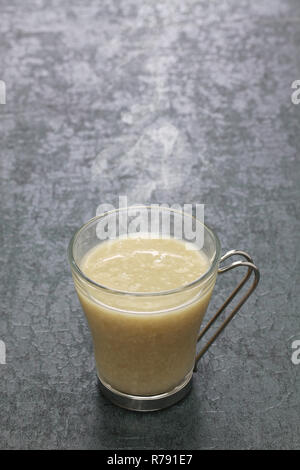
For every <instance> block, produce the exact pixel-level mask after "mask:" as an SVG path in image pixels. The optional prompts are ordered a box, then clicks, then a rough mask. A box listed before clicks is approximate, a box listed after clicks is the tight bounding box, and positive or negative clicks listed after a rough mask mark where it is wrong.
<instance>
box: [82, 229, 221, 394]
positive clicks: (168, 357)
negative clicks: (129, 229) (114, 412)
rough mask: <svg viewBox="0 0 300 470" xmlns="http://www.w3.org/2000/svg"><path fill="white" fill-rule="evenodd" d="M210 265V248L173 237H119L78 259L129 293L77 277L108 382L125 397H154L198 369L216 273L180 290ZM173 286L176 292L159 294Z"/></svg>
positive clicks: (99, 278)
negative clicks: (200, 342) (201, 334)
mask: <svg viewBox="0 0 300 470" xmlns="http://www.w3.org/2000/svg"><path fill="white" fill-rule="evenodd" d="M209 264H210V262H209V259H208V258H207V257H206V255H205V254H204V253H202V252H199V251H198V250H195V249H192V250H191V249H187V244H186V242H184V241H181V240H177V239H174V238H162V239H155V238H147V237H143V236H139V237H129V238H119V239H116V240H110V241H105V242H102V243H100V244H98V245H96V246H95V247H94V248H92V249H91V250H90V251H88V252H87V253H86V254H85V256H84V257H83V258H82V260H81V263H80V269H81V271H82V272H83V273H84V274H85V276H87V277H88V278H89V279H91V280H92V281H94V282H96V283H97V284H101V285H102V286H105V287H106V288H110V289H117V290H119V291H127V292H128V293H131V294H127V295H126V294H124V293H120V294H116V293H112V292H109V291H108V290H107V289H99V288H98V287H92V285H91V284H89V285H87V283H86V285H84V286H83V285H82V284H80V282H79V281H78V280H75V285H76V289H77V292H78V296H79V299H80V302H81V304H82V307H83V309H84V311H85V313H86V316H87V319H88V323H89V326H90V329H91V332H92V336H93V341H94V349H95V357H96V363H97V370H98V375H99V378H100V379H101V381H102V382H103V383H104V384H107V385H110V386H111V387H112V388H114V389H115V390H117V391H120V392H123V393H126V394H132V395H156V394H160V393H164V392H167V391H169V390H172V389H173V388H174V387H176V386H177V385H179V384H181V383H182V382H183V381H184V378H185V377H186V378H188V377H189V376H190V375H191V374H192V370H193V366H194V359H195V350H196V340H197V336H198V332H199V328H200V324H201V321H202V318H203V316H204V313H205V311H206V308H207V305H208V302H209V300H210V296H211V293H212V289H213V286H214V282H215V275H213V276H212V277H211V278H210V279H208V281H206V282H205V285H203V284H202V285H201V283H200V284H199V283H196V285H195V286H193V287H190V288H186V289H181V288H182V286H185V285H188V284H190V283H192V282H193V281H195V280H196V279H198V278H199V277H200V276H201V275H202V274H204V273H205V272H206V271H207V270H208V268H209ZM172 289H178V292H174V293H172V294H163V295H160V294H159V293H160V292H162V291H169V290H172ZM133 292H135V293H140V294H142V295H133V294H132V293H133ZM146 293H152V294H151V295H146Z"/></svg>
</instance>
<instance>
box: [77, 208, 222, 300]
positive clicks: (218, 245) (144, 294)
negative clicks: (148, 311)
mask: <svg viewBox="0 0 300 470" xmlns="http://www.w3.org/2000/svg"><path fill="white" fill-rule="evenodd" d="M139 208H140V209H151V208H152V209H153V208H154V209H158V210H159V209H162V210H167V211H169V212H175V213H178V214H182V215H183V216H188V217H192V218H193V219H195V220H196V221H197V222H198V223H200V224H201V225H202V226H203V227H204V229H205V230H207V232H208V233H209V234H210V235H211V237H212V239H213V240H214V243H215V253H214V256H213V260H212V261H211V262H210V265H209V268H208V269H207V271H205V273H203V274H201V276H199V277H198V278H196V279H194V280H193V281H192V282H189V283H188V284H183V285H182V286H179V287H176V288H175V289H170V290H163V291H158V292H150V291H149V292H133V291H125V290H119V289H113V288H111V287H108V286H105V285H104V284H99V283H98V282H96V281H94V280H93V279H91V278H89V277H88V276H86V274H84V272H83V271H82V270H81V269H80V267H79V266H78V264H77V263H76V261H75V259H74V256H73V247H74V243H75V241H76V239H77V237H78V236H79V234H80V233H81V232H82V231H83V230H84V229H86V228H87V227H88V226H89V225H90V224H92V223H94V222H95V221H96V220H100V219H102V218H104V217H107V216H108V215H111V214H114V213H118V212H121V211H128V210H131V209H139ZM149 233H151V232H149ZM199 251H200V250H199ZM220 254H221V243H220V240H219V237H218V236H217V234H216V233H215V231H214V230H213V229H211V228H210V227H209V226H208V225H207V224H204V223H202V222H201V221H200V220H199V219H197V218H196V217H195V216H193V215H192V214H188V213H186V212H184V211H180V210H178V209H172V208H168V207H163V206H162V207H160V206H157V207H153V206H151V205H135V206H128V207H122V208H119V209H113V210H110V211H106V212H103V213H102V214H100V215H96V216H95V217H92V218H91V219H89V220H88V221H87V222H86V223H84V224H83V225H81V226H80V227H79V228H78V229H77V230H76V232H75V233H74V235H73V236H72V237H71V240H70V242H69V245H68V260H69V263H70V266H71V270H73V269H74V270H75V272H76V274H77V275H78V276H79V277H80V278H83V279H84V280H85V281H86V282H87V283H88V284H90V285H92V287H97V288H100V289H102V290H103V291H105V292H107V293H110V294H115V295H127V296H132V297H154V296H161V295H170V294H176V293H178V292H183V291H185V290H188V289H191V288H193V287H195V286H196V285H197V284H199V283H200V282H202V281H205V280H207V279H209V278H210V276H211V275H212V274H213V272H214V270H215V268H216V266H217V264H218V261H219V260H220Z"/></svg>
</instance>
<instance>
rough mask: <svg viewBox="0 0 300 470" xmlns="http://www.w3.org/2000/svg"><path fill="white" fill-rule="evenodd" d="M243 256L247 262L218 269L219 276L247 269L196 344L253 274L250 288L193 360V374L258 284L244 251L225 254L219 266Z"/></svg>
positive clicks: (257, 271) (253, 267)
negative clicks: (234, 270)
mask: <svg viewBox="0 0 300 470" xmlns="http://www.w3.org/2000/svg"><path fill="white" fill-rule="evenodd" d="M237 255H238V256H243V257H244V258H245V259H246V260H247V261H235V262H233V263H232V264H230V265H229V266H224V267H223V268H219V269H218V273H219V274H223V273H225V272H227V271H230V270H231V269H234V268H239V267H240V266H246V267H247V268H248V270H247V273H246V275H245V276H244V277H243V279H242V280H241V282H240V283H239V284H238V286H237V287H236V288H235V289H234V290H233V292H232V293H231V294H230V296H229V297H228V298H227V300H226V301H225V302H224V304H223V305H222V307H220V308H219V310H218V311H217V313H216V314H215V315H214V316H213V318H212V319H211V320H210V321H209V322H208V323H207V325H206V326H205V327H204V328H203V329H202V331H200V334H199V336H198V338H197V342H198V341H200V339H201V338H203V336H204V335H205V333H206V332H207V331H208V330H209V328H210V327H211V326H212V325H213V324H214V322H215V321H216V320H217V318H218V317H219V316H220V315H221V313H222V312H223V311H224V310H225V308H226V307H227V306H228V305H229V304H230V302H231V301H232V300H233V299H234V297H235V296H236V295H237V293H238V292H239V291H240V290H241V289H242V287H243V286H244V285H245V284H246V282H247V281H248V279H249V278H250V276H251V274H252V273H254V279H253V283H252V285H251V287H250V288H249V289H248V291H247V292H246V294H245V295H244V296H243V297H242V298H241V300H240V301H239V303H238V304H237V305H236V307H235V308H234V309H233V310H232V312H231V313H230V314H229V315H228V316H227V318H226V319H225V320H224V322H223V323H222V325H221V326H220V327H219V328H218V330H217V331H216V332H215V334H214V335H213V336H212V337H211V338H210V339H209V340H208V341H207V343H206V345H205V346H204V347H203V348H202V349H201V350H200V352H199V353H198V354H197V356H196V360H195V366H194V372H196V371H197V365H198V362H199V360H200V359H201V357H202V356H203V355H204V354H205V353H206V351H207V350H208V348H209V347H210V346H211V345H212V344H213V342H214V341H215V340H216V339H217V337H218V336H219V334H220V333H221V332H222V331H223V330H224V328H225V327H226V326H227V325H228V323H229V322H230V321H231V320H232V319H233V317H234V316H235V314H236V313H237V312H238V311H239V309H240V308H241V306H242V305H243V304H244V303H245V302H246V300H247V299H248V297H250V295H251V294H252V292H253V291H254V290H255V289H256V286H257V284H258V282H259V278H260V274H259V270H258V268H257V267H256V266H255V264H253V259H252V258H251V256H249V255H248V253H246V252H245V251H240V250H231V251H228V252H227V253H225V255H224V256H222V258H221V260H220V264H221V263H223V262H224V261H225V260H227V259H228V258H231V257H232V256H237Z"/></svg>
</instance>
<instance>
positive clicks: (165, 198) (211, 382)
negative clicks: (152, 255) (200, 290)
mask: <svg viewBox="0 0 300 470" xmlns="http://www.w3.org/2000/svg"><path fill="white" fill-rule="evenodd" d="M0 15H1V16H0V18H1V19H0V33H1V40H0V58H1V60H0V79H2V80H4V81H5V82H6V86H7V103H6V105H0V138H1V150H0V151H1V162H0V163H1V167H0V168H1V170H0V171H1V252H0V260H1V267H2V269H1V284H0V293H1V313H0V315H1V316H0V339H1V340H2V341H5V343H6V347H7V357H6V361H7V363H6V364H5V365H3V364H0V446H1V448H5V449H16V448H22V449H32V448H41V449H46V448H59V449H62V448H63V449H70V448H73V449H74V448H84V449H94V448H105V449H113V448H119V449H130V448H145V449H147V448H161V449H163V448H173V449H180V448H181V449H191V448H195V449H212V448H215V449H220V448H226V449H228V448H234V449H241V448H274V449H279V448H292V449H296V448H297V449H299V448H300V418H299V409H300V380H299V375H300V365H294V364H293V363H292V361H291V355H292V348H291V344H292V341H293V339H300V322H299V308H298V300H299V295H298V292H297V291H298V290H299V249H298V245H299V229H300V226H299V219H298V220H297V217H298V218H299V209H298V208H297V203H299V185H298V184H297V182H298V181H299V165H298V163H297V161H298V162H299V150H300V143H299V142H300V140H299V135H300V134H299V119H300V105H298V106H296V105H294V104H292V102H291V91H292V90H291V83H292V82H293V81H294V80H296V79H300V53H299V51H300V2H299V1H298V0H286V1H281V0H268V1H267V0H254V1H250V0H241V1H235V0H224V1H212V0H211V1H209V2H208V1H207V0H201V1H195V0H187V1H182V0H167V1H164V2H156V1H150V0H143V1H140V2H138V1H133V0H122V1H111V0H102V1H96V0H91V1H88V2H84V1H81V2H80V1H78V0H76V1H72V2H67V1H64V2H62V1H58V0H36V1H25V0H24V1H22V2H20V1H17V0H10V1H9V2H7V1H6V0H0ZM118 195H127V196H128V198H129V203H134V202H164V203H174V202H177V203H180V204H183V203H191V202H194V203H204V204H205V205H206V206H205V219H206V222H207V223H209V224H210V225H212V226H213V227H215V228H216V229H217V231H218V233H219V236H220V238H221V241H222V245H223V251H225V250H226V249H229V248H240V249H245V250H248V251H249V252H250V253H251V254H252V255H253V257H254V259H255V261H256V262H257V264H258V265H259V267H260V269H261V273H262V279H261V284H260V286H259V289H258V291H257V294H255V295H254V296H253V297H252V298H251V300H250V301H249V302H248V303H247V304H246V305H245V306H244V307H243V309H242V311H241V312H240V313H239V315H238V318H236V319H235V321H234V322H233V323H232V324H230V326H229V327H228V329H227V331H226V332H225V333H224V335H223V336H222V337H221V338H220V339H219V341H218V343H216V344H215V345H214V346H213V347H212V348H211V350H210V351H209V353H208V354H207V356H205V358H204V359H203V360H202V362H201V365H200V367H199V372H198V373H197V375H195V387H194V389H193V391H192V393H191V394H190V395H189V397H188V398H187V399H186V400H185V401H183V402H181V403H179V404H177V405H175V406H174V407H172V408H170V409H167V410H165V411H163V412H158V413H153V414H137V413H131V412H127V411H125V410H122V409H118V408H116V407H114V406H113V405H111V404H110V403H108V402H107V401H105V399H104V398H103V397H102V396H101V395H100V394H99V391H98V388H97V382H96V377H95V371H94V362H93V357H92V344H91V339H90V335H89V331H88V328H87V324H86V321H85V319H84V316H83V314H82V311H81V309H80V306H79V302H78V300H77V298H76V295H75V292H74V288H73V285H72V280H71V276H70V272H69V267H68V265H67V260H66V248H67V244H68V240H69V238H70V236H71V235H72V233H73V232H74V230H75V229H76V228H77V227H78V226H79V225H80V224H81V223H82V222H84V221H86V220H88V219H89V218H90V217H91V216H93V215H95V214H96V210H97V207H98V206H99V204H102V203H104V202H109V203H112V204H114V205H117V203H118ZM234 278H235V275H234V274H232V275H231V274H228V275H226V276H225V277H224V278H223V277H222V279H219V281H218V284H217V287H216V291H215V292H216V293H215V296H214V300H213V302H212V305H211V309H210V312H212V311H213V310H214V309H215V308H216V306H217V305H219V304H220V302H221V301H222V299H224V298H225V296H226V294H227V292H228V290H229V289H230V286H232V285H233V283H234Z"/></svg>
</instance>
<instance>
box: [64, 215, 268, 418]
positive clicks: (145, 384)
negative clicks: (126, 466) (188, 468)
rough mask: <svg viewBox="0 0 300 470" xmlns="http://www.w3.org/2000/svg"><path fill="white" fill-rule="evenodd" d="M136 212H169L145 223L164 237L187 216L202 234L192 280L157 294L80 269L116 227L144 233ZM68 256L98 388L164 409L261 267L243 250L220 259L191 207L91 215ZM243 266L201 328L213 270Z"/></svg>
mask: <svg viewBox="0 0 300 470" xmlns="http://www.w3.org/2000/svg"><path fill="white" fill-rule="evenodd" d="M137 211H139V213H140V214H141V215H142V217H143V220H144V221H147V220H148V221H149V216H150V212H151V215H152V216H153V211H154V213H155V212H157V213H156V215H157V217H158V218H157V219H156V221H157V220H163V218H164V217H167V219H166V220H168V224H167V225H164V224H161V225H160V224H157V223H156V224H153V226H152V225H151V224H150V223H149V224H148V230H147V233H148V234H149V237H150V238H155V237H158V236H166V233H165V232H164V231H165V228H166V226H167V229H168V234H167V235H168V236H171V237H175V238H178V223H177V222H178V220H179V221H180V220H181V222H182V224H184V223H185V222H186V223H191V222H192V224H193V226H194V229H195V231H197V233H198V234H199V233H201V236H200V237H198V238H197V240H194V246H196V247H197V248H196V249H199V250H200V251H202V252H204V253H205V255H206V257H207V258H208V260H209V267H208V269H207V271H206V272H205V273H204V274H203V275H201V276H200V277H199V278H198V279H195V280H194V281H193V282H191V283H189V284H185V285H183V286H181V287H179V288H177V289H172V290H169V291H161V292H142V293H141V292H126V291H120V290H116V289H110V288H107V287H106V286H103V285H100V284H98V283H96V282H95V281H93V280H92V279H89V278H88V277H87V276H86V275H85V274H84V273H83V272H82V271H81V268H80V266H81V262H82V259H83V257H84V255H85V254H86V253H87V252H88V251H89V250H90V249H91V248H93V247H95V246H96V245H98V244H99V243H103V241H105V238H104V237H103V234H106V235H105V236H106V237H107V238H116V236H117V235H116V228H117V232H118V235H119V234H124V233H127V234H130V233H131V232H134V233H137V232H139V231H141V232H143V234H144V233H145V229H144V228H143V227H142V225H143V224H140V227H139V226H138V224H135V223H132V222H133V220H134V217H136V213H137ZM159 218H160V219H159ZM144 227H145V225H144ZM105 229H107V231H106V232H105ZM181 238H182V239H183V240H185V241H191V240H190V238H189V239H187V238H186V236H185V233H184V230H182V231H181ZM236 255H238V256H242V257H244V258H245V259H246V261H236V262H234V263H232V264H231V265H227V266H225V267H223V268H220V263H221V262H223V261H225V259H227V258H229V257H232V256H236ZM68 257H69V262H70V266H71V271H72V276H73V279H74V283H75V288H76V291H77V294H78V297H79V300H80V303H81V305H82V308H83V310H84V312H85V314H86V317H87V321H88V324H89V327H90V330H91V334H92V338H93V345H94V352H95V360H96V367H97V374H98V378H99V383H100V387H101V390H102V392H103V393H104V394H105V395H106V396H107V397H108V398H109V399H110V400H111V401H112V402H113V403H115V404H117V405H119V406H122V407H125V408H127V409H132V410H138V411H153V410H158V409H162V408H165V407H167V406H170V405H172V404H173V403H176V402H177V401H179V400H180V399H182V398H183V397H184V396H185V395H186V394H187V393H188V392H189V390H190V389H191V385H192V376H193V371H195V370H196V365H197V362H198V360H199V359H200V357H201V356H202V355H203V354H204V353H205V352H206V350H207V349H208V347H209V346H210V345H211V344H212V342H213V341H214V340H215V339H216V337H217V336H218V335H219V334H220V332H221V331H222V330H223V329H224V328H225V326H226V325H227V324H228V322H229V321H230V320H231V318H233V316H234V315H235V313H236V312H237V311H238V310H239V308H240V307H241V305H242V304H243V303H244V302H245V301H246V300H247V298H248V297H249V295H250V294H251V293H252V292H253V290H254V289H255V287H256V285H257V283H258V280H259V271H258V269H257V268H256V266H255V265H254V264H253V261H252V259H251V258H250V256H249V255H248V254H247V253H245V252H242V251H236V250H234V251H231V252H228V253H226V255H224V256H223V257H222V258H221V247H220V242H219V239H218V237H217V235H216V234H215V233H214V232H213V231H212V230H211V229H210V228H208V227H207V226H206V225H204V224H203V223H202V222H201V221H200V220H197V219H196V218H195V217H193V216H192V215H191V214H189V213H184V212H181V211H177V210H174V209H169V208H165V207H162V206H156V207H153V206H135V207H127V208H122V209H117V210H114V211H110V212H106V213H104V214H102V215H100V216H97V217H94V218H93V219H91V220H90V221H89V222H87V223H86V224H84V225H83V226H82V227H81V228H80V229H79V230H78V231H77V232H76V233H75V235H74V236H73V238H72V239H71V241H70V244H69V248H68ZM241 266H244V267H246V268H247V272H246V275H245V277H244V278H243V279H242V281H241V282H240V284H239V285H238V287H237V288H236V289H235V290H234V291H233V293H232V294H231V296H230V297H229V298H228V299H227V301H226V302H225V303H224V304H223V306H222V307H221V308H220V309H219V310H218V312H217V313H216V314H215V316H214V317H213V318H212V319H211V320H210V322H209V323H208V324H207V325H206V327H205V328H204V329H203V330H202V331H201V332H200V334H199V330H200V326H201V323H202V320H203V317H204V315H205V312H206V309H207V306H208V304H209V301H210V298H211V295H212V291H213V288H214V285H215V281H216V278H217V275H218V273H219V274H221V273H223V272H225V271H229V270H230V269H233V268H235V267H241ZM252 272H253V273H254V282H253V284H252V286H251V287H250V289H249V290H248V291H247V293H246V294H245V295H244V297H243V298H242V299H241V300H240V301H239V303H238V304H237V305H236V307H235V308H234V310H233V311H232V312H231V314H230V315H229V316H228V317H227V319H226V320H225V321H224V322H223V324H222V325H221V326H220V327H219V329H218V330H217V332H216V333H215V334H214V335H213V337H212V338H211V339H210V340H209V341H208V343H207V344H206V346H204V348H202V350H201V351H200V352H199V353H198V354H197V353H196V345H197V341H199V339H201V338H202V337H203V335H204V333H206V331H207V330H208V329H209V328H210V326H211V325H212V324H213V323H214V321H215V320H216V319H217V318H218V316H219V315H220V314H221V313H222V312H223V310H224V309H225V308H226V307H227V305H228V304H229V303H230V301H231V300H232V299H233V298H234V297H235V296H236V294H237V293H238V292H239V290H240V289H241V288H242V287H243V286H244V284H245V283H246V282H247V281H248V279H249V277H250V276H251V273H252Z"/></svg>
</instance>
